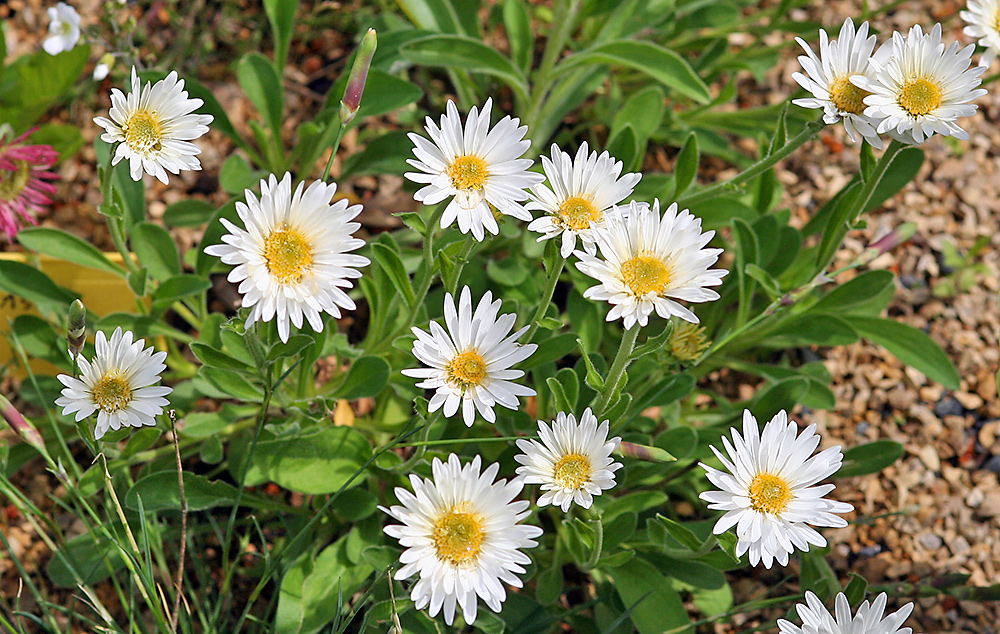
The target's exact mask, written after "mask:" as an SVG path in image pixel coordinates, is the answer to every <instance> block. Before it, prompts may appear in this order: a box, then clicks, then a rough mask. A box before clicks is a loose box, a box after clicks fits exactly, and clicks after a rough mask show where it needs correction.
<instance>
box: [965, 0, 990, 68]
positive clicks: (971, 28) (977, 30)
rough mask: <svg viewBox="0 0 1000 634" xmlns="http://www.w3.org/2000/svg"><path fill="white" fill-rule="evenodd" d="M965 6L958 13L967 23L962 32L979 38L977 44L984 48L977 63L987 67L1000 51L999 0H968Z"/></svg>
mask: <svg viewBox="0 0 1000 634" xmlns="http://www.w3.org/2000/svg"><path fill="white" fill-rule="evenodd" d="M966 8H967V9H968V11H962V12H961V13H960V14H959V15H960V16H962V19H963V20H965V22H966V23H967V24H968V26H966V27H965V29H964V30H963V31H962V32H963V33H965V34H966V35H968V36H969V37H974V38H979V45H980V46H982V47H985V48H986V52H985V53H983V56H982V57H981V58H980V60H979V64H980V65H981V66H986V67H989V65H990V64H992V63H993V60H995V59H996V58H997V53H998V52H1000V0H969V4H968V6H967V7H966Z"/></svg>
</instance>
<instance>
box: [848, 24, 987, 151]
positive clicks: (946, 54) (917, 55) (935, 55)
mask: <svg viewBox="0 0 1000 634" xmlns="http://www.w3.org/2000/svg"><path fill="white" fill-rule="evenodd" d="M882 49H885V52H883V50H882ZM975 50H976V47H975V45H974V44H970V45H968V46H966V47H965V48H963V49H961V50H959V48H958V42H952V43H951V44H950V45H949V46H948V47H947V48H945V46H944V44H942V43H941V25H940V24H936V25H934V28H933V29H932V30H931V32H930V33H926V34H925V33H924V32H923V30H922V29H921V28H920V26H919V25H917V26H914V27H913V28H911V29H910V32H909V34H908V35H906V36H905V37H904V36H903V35H902V34H901V33H899V32H896V33H893V34H892V41H891V42H886V43H885V44H884V45H883V46H882V48H881V49H879V52H878V53H876V54H875V56H874V57H873V58H872V66H873V67H874V73H873V74H871V75H869V76H860V75H859V76H855V77H854V82H855V84H856V85H857V86H858V87H859V88H863V89H864V90H867V91H868V92H870V93H872V94H870V95H869V96H867V97H865V105H866V106H867V107H866V108H865V116H867V117H870V118H871V119H873V120H875V121H878V124H877V130H878V132H879V133H887V134H889V135H890V136H892V137H893V138H895V139H897V140H899V141H902V142H904V143H910V144H917V143H923V142H924V140H926V139H928V138H930V137H931V136H933V135H934V134H935V133H937V134H941V135H944V136H954V137H956V138H959V139H968V138H969V133H968V132H966V131H965V130H963V129H962V128H961V127H960V126H959V125H958V124H957V123H956V120H957V119H958V118H960V117H968V116H971V115H972V114H974V113H975V112H976V105H975V104H970V103H969V102H970V101H972V100H974V99H978V98H979V97H982V96H983V95H985V94H986V90H984V89H982V88H976V86H978V85H979V84H980V83H982V80H981V79H980V78H979V76H980V75H982V74H983V73H984V72H985V71H986V67H985V66H974V67H971V68H970V66H971V64H972V53H973V52H974V51H975Z"/></svg>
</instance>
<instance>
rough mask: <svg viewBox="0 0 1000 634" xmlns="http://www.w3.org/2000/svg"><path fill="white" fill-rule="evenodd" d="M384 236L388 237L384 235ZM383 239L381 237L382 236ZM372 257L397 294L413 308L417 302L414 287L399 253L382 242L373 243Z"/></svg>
mask: <svg viewBox="0 0 1000 634" xmlns="http://www.w3.org/2000/svg"><path fill="white" fill-rule="evenodd" d="M382 235H388V234H385V233H383V234H382ZM380 237H381V236H380ZM371 247H372V256H374V258H375V261H376V262H378V264H379V266H380V267H381V268H382V270H383V271H384V272H385V274H386V276H388V278H389V281H391V282H392V286H393V288H395V289H396V292H397V293H399V294H400V295H402V296H403V298H404V299H405V300H406V305H407V306H413V304H414V303H415V302H416V301H417V297H416V295H415V294H414V293H413V286H412V284H411V283H410V276H409V275H407V274H406V267H404V266H403V261H402V260H401V259H400V258H399V253H398V252H397V251H396V250H394V249H393V248H392V247H390V246H388V245H386V244H383V243H381V242H372V243H371Z"/></svg>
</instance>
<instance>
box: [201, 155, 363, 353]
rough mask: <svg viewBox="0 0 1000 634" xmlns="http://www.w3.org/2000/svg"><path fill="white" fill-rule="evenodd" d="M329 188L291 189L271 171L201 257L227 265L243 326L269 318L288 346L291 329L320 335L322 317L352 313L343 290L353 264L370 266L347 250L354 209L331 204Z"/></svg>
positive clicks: (354, 244) (352, 243) (356, 244)
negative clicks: (239, 301)
mask: <svg viewBox="0 0 1000 634" xmlns="http://www.w3.org/2000/svg"><path fill="white" fill-rule="evenodd" d="M336 192H337V185H336V184H335V183H330V184H327V183H324V182H322V181H315V182H313V183H312V184H311V185H309V187H306V186H305V183H304V182H300V183H299V184H298V185H297V186H296V188H295V191H294V192H293V191H292V176H291V174H288V173H286V174H285V175H284V177H283V178H282V179H281V181H278V179H277V178H276V177H275V176H274V175H273V174H272V175H271V176H270V177H268V179H267V180H261V181H260V199H258V198H257V197H256V196H255V195H254V193H253V192H252V191H250V190H249V189H248V190H246V192H245V194H246V202H245V203H243V202H237V203H236V212H237V213H238V214H239V217H240V220H242V221H243V224H244V227H245V229H244V228H240V227H238V226H236V225H235V224H233V223H232V222H229V221H228V220H226V219H225V218H223V219H222V224H223V225H224V226H225V227H226V229H227V230H228V231H229V233H228V234H226V235H224V236H222V241H223V243H224V244H217V245H212V246H209V247H207V248H206V249H205V253H207V254H209V255H213V256H216V257H218V258H220V259H221V260H222V262H223V263H225V264H231V265H234V267H235V268H233V270H232V271H230V272H229V278H228V279H229V281H230V282H234V283H236V282H238V283H239V287H238V290H239V292H240V293H241V294H242V295H243V306H245V307H249V308H250V309H251V310H250V314H249V315H248V316H247V319H246V325H247V326H248V327H249V326H250V325H252V324H253V323H255V322H257V321H264V322H268V321H271V320H275V321H277V326H278V335H279V336H280V337H281V340H282V341H288V337H289V333H290V329H291V326H295V327H296V328H301V327H302V325H303V323H304V322H308V323H309V325H310V327H312V329H313V330H315V331H316V332H322V331H323V319H322V314H323V313H327V314H329V315H332V316H334V317H337V318H340V317H341V316H342V314H341V308H343V309H347V310H354V309H355V308H356V306H355V303H354V300H352V299H351V298H350V297H349V296H348V295H347V293H346V292H345V290H344V289H349V288H351V287H353V285H354V283H353V282H352V281H351V280H353V279H356V278H359V277H361V272H360V271H358V270H357V269H356V268H355V267H362V266H368V265H369V264H370V263H371V262H370V261H369V260H368V258H366V257H364V256H362V255H356V254H353V253H350V251H353V250H355V249H359V248H361V247H362V246H364V244H365V243H364V240H361V239H360V238H355V237H353V235H352V234H353V233H354V232H355V231H357V230H358V229H359V228H360V227H361V225H360V224H359V223H357V222H352V221H353V220H354V218H355V217H357V215H358V214H359V213H361V205H349V204H348V201H347V200H346V199H341V200H338V201H335V202H333V197H334V194H336Z"/></svg>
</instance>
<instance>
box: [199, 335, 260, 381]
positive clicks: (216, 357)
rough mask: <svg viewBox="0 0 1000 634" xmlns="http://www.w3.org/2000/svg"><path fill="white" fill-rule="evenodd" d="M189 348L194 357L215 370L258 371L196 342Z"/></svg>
mask: <svg viewBox="0 0 1000 634" xmlns="http://www.w3.org/2000/svg"><path fill="white" fill-rule="evenodd" d="M189 347H190V348H191V352H193V353H194V356H196V357H197V358H198V360H199V361H201V362H202V363H203V364H204V365H208V366H212V367H213V368H223V369H224V370H236V371H237V372H252V373H256V369H255V368H254V367H253V366H251V365H247V364H246V363H243V362H242V361H240V360H239V359H234V358H233V357H231V356H229V355H228V354H226V353H225V352H222V351H220V350H216V349H215V348H213V347H211V346H209V345H207V344H204V343H200V342H197V341H195V342H193V343H191V344H189Z"/></svg>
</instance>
